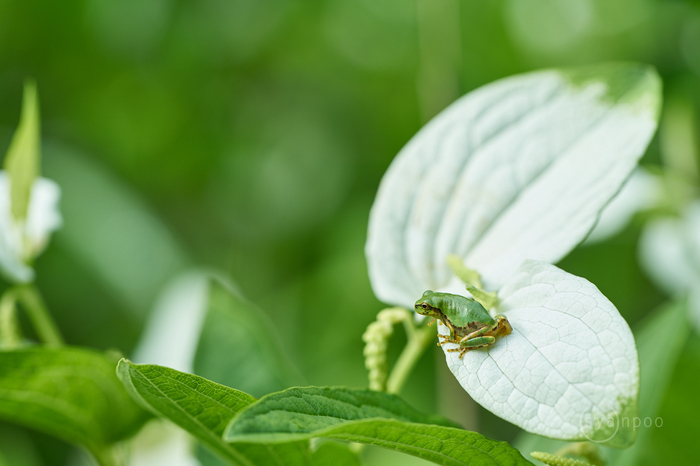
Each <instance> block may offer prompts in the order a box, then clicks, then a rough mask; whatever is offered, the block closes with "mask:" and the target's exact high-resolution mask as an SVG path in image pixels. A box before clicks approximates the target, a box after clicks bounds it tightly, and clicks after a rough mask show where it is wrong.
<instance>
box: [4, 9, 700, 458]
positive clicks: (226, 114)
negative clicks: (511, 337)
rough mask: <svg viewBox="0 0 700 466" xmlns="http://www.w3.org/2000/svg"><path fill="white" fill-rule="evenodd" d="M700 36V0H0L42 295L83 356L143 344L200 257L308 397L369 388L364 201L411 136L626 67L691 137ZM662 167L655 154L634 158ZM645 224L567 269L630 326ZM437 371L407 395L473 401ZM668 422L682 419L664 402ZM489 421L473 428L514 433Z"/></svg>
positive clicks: (636, 309) (642, 290) (655, 296)
mask: <svg viewBox="0 0 700 466" xmlns="http://www.w3.org/2000/svg"><path fill="white" fill-rule="evenodd" d="M699 43H700V3H699V2H698V1H697V0H676V1H660V0H568V1H566V2H558V3H557V2H540V1H536V0H492V1H483V0H464V1H460V2H458V1H457V0H440V1H437V0H320V1H315V2H309V1H301V0H202V1H199V2H187V1H174V0H149V1H147V2H142V1H138V0H121V1H110V0H82V1H75V0H66V1H62V2H46V1H39V0H0V149H1V150H3V151H4V150H6V148H7V147H8V145H9V142H10V135H11V134H12V130H13V129H14V128H15V127H16V125H17V116H18V113H19V109H20V106H21V96H22V92H21V90H22V84H23V82H24V80H25V79H26V78H27V77H32V78H34V79H36V82H37V85H38V89H39V93H40V96H41V102H42V109H41V113H42V128H43V129H42V132H43V134H42V135H43V139H44V150H43V154H44V155H43V157H44V161H43V172H44V174H45V176H47V177H49V178H52V179H55V180H56V181H58V182H59V183H60V184H61V186H62V189H63V200H62V212H63V214H64V228H63V229H62V230H60V231H59V232H58V233H57V234H56V235H55V237H54V240H53V241H52V244H51V247H50V248H49V249H48V250H47V251H46V252H45V253H44V254H43V255H42V256H41V257H39V259H38V260H37V263H36V270H37V276H38V285H39V288H40V289H41V290H42V292H43V293H44V295H45V298H46V301H47V302H48V305H49V307H50V309H51V310H52V312H53V314H54V315H55V316H56V319H57V321H58V322H59V326H60V327H61V329H62V331H63V332H64V334H65V336H66V338H67V340H68V342H69V343H71V344H77V345H86V346H90V347H95V348H100V349H106V348H111V347H116V348H119V349H120V350H121V351H123V352H124V353H125V354H129V353H130V352H131V350H132V349H133V348H134V346H135V344H136V342H137V341H138V337H139V335H140V332H141V331H142V327H143V323H144V321H145V319H146V317H147V314H148V312H149V310H150V309H151V307H152V305H153V303H154V302H155V299H156V296H157V294H158V293H159V291H160V290H161V289H162V287H163V286H164V284H165V283H166V282H167V281H168V280H169V279H171V278H172V277H174V276H175V275H176V274H177V273H179V272H181V271H182V270H183V269H185V268H187V267H188V266H192V265H196V266H209V267H211V268H214V269H218V270H220V271H223V273H225V274H226V275H228V276H230V277H231V278H232V279H233V280H235V281H236V282H237V283H238V285H239V287H240V289H241V290H242V291H243V293H244V294H245V296H246V297H247V298H248V299H250V300H251V301H252V302H254V303H255V304H257V305H258V306H260V307H261V308H263V309H264V310H265V311H266V313H267V314H268V315H269V316H270V317H271V319H272V321H273V323H274V324H275V325H276V327H277V333H278V334H279V335H280V339H281V342H280V343H281V344H282V346H283V347H284V348H286V351H287V352H288V355H289V356H290V357H291V358H292V359H293V360H294V362H295V363H296V365H297V366H298V367H299V368H300V370H301V372H302V373H303V374H304V376H305V377H306V378H307V380H308V382H309V383H310V384H319V385H324V384H332V385H348V386H352V387H363V386H365V385H366V374H365V371H364V368H363V361H362V341H361V338H360V337H361V335H362V332H363V330H364V328H365V326H366V325H367V324H368V323H369V322H371V321H372V320H373V318H374V315H375V314H376V312H377V311H379V310H380V309H381V307H382V305H381V303H379V302H378V301H377V300H376V299H375V298H374V296H373V293H372V291H371V288H370V285H369V280H368V277H367V272H366V265H365V260H364V254H363V247H364V241H365V232H366V222H367V218H368V213H369V208H370V206H371V204H372V200H373V198H374V195H375V192H376V189H377V185H378V183H379V180H380V178H381V176H382V174H383V172H384V170H385V169H386V167H387V166H388V164H389V163H390V161H391V160H392V158H393V157H394V155H395V154H396V153H397V152H398V150H399V149H400V148H401V147H402V146H403V144H404V143H405V142H406V141H408V139H409V138H410V137H411V136H412V135H413V134H414V133H415V132H416V131H417V130H418V129H419V128H420V126H421V125H422V124H423V123H424V122H425V121H426V120H427V119H428V118H429V117H431V116H432V115H434V114H436V113H437V112H438V111H439V110H441V109H442V108H443V107H444V106H446V105H447V104H449V103H450V102H451V101H452V100H454V99H455V98H456V97H458V96H459V95H462V94H464V93H466V92H468V91H470V90H472V89H474V88H476V87H478V86H480V85H482V84H485V83H487V82H490V81H492V80H495V79H498V78H501V77H503V76H507V75H510V74H514V73H518V72H523V71H528V70H533V69H538V68H543V67H554V66H564V65H569V64H583V63H593V62H599V61H605V60H634V61H641V62H647V63H651V64H652V65H654V66H656V67H657V68H658V70H659V72H660V74H661V75H662V77H663V80H664V86H665V93H666V94H667V95H672V96H673V97H674V99H675V100H676V101H678V100H680V101H683V102H686V103H687V104H688V107H689V108H688V113H687V115H689V116H688V118H691V120H690V124H691V128H694V129H695V132H696V134H697V133H698V131H699V130H700V125H699V123H698V119H697V115H698V112H699V110H700V47H698V44H699ZM683 121H684V122H685V124H687V123H688V121H689V120H688V119H687V118H686V119H685V120H683ZM671 123H673V122H671ZM691 157H695V159H696V161H697V157H698V154H697V152H695V153H692V154H691ZM662 160H663V156H662V155H661V154H660V148H659V144H658V142H655V143H653V144H652V147H651V149H650V150H649V153H648V154H647V156H646V158H645V160H644V162H645V163H647V164H652V165H656V164H660V163H661V162H662ZM697 166H698V164H697V163H696V164H695V167H697ZM640 229H641V226H640V225H638V224H633V225H631V226H630V227H628V228H627V229H626V230H625V231H624V232H622V233H620V234H619V235H617V236H615V237H614V238H612V239H610V240H609V241H607V242H605V243H601V244H596V245H592V246H584V247H581V248H579V249H578V250H576V251H575V252H574V253H572V254H571V256H570V257H569V258H567V259H565V261H564V262H563V267H565V268H566V269H567V270H568V271H569V272H571V273H574V274H576V275H580V276H583V277H586V278H588V279H589V280H591V281H592V282H594V283H595V284H596V285H597V286H598V287H599V288H600V289H601V290H602V291H603V292H604V293H605V294H606V295H607V296H608V297H609V298H610V299H611V300H612V301H613V302H614V303H615V304H616V305H617V306H618V308H619V309H620V311H621V313H622V314H623V315H624V316H625V317H626V318H627V319H628V321H630V323H634V322H636V321H638V320H640V319H642V318H643V317H644V316H645V315H646V314H647V313H648V312H649V311H650V310H651V309H653V308H655V307H656V306H657V305H658V304H659V303H660V302H662V301H663V300H664V299H665V296H664V295H663V294H662V293H661V292H660V291H658V290H656V289H655V288H654V286H653V285H652V284H651V283H650V282H649V281H648V280H647V279H646V278H645V277H644V275H643V274H642V273H641V272H640V271H639V269H638V266H637V263H636V260H635V257H636V243H637V239H638V235H639V231H640ZM399 333H400V332H397V336H396V337H395V340H396V342H397V344H396V346H397V347H398V342H400V341H401V338H402V337H401V336H398V334H399ZM688 346H689V348H690V349H691V350H693V351H690V350H689V353H688V354H694V355H696V356H694V358H695V359H692V361H689V362H687V366H688V367H696V366H697V364H698V363H697V361H698V357H697V353H698V352H697V348H696V347H697V342H696V341H694V340H693V341H691V342H689V343H688ZM693 348H694V349H693ZM394 354H396V352H395V353H394ZM688 357H690V356H688ZM440 364H441V363H440V361H438V362H437V364H436V363H435V362H434V356H432V355H426V357H425V358H424V359H423V361H422V362H421V365H420V366H419V368H418V369H417V371H416V373H415V374H414V375H413V376H412V378H411V381H410V387H409V388H407V391H406V398H407V399H408V401H409V402H410V403H411V404H413V405H415V406H416V407H418V408H419V409H422V410H424V411H427V412H434V410H435V409H437V406H440V407H441V409H442V410H443V411H444V414H446V415H448V416H453V417H455V414H454V412H456V411H462V410H464V411H468V410H472V411H474V412H476V411H478V409H477V410H475V408H474V406H473V405H471V402H470V401H469V399H468V395H467V394H466V393H464V392H461V395H460V394H457V396H455V398H454V399H447V400H445V399H444V398H443V397H444V396H445V395H444V394H445V393H452V394H454V390H453V391H450V390H449V389H444V388H439V389H436V387H435V384H434V382H433V380H434V379H435V378H436V377H435V373H436V371H437V370H438V369H436V365H438V366H439V365H440ZM440 370H442V369H440ZM696 372H697V371H695V372H694V373H696ZM691 376H693V375H692V374H688V373H687V371H686V373H683V371H680V370H677V371H676V378H675V379H674V380H676V379H679V380H681V382H679V383H682V384H687V383H690V382H692V381H690V382H689V381H688V380H686V379H687V378H688V377H691ZM443 378H444V377H443ZM440 380H442V379H440ZM693 380H694V379H693ZM678 390H680V391H679V392H678V394H677V397H678V398H682V397H684V396H688V395H687V393H684V392H683V389H678ZM435 393H439V394H440V395H439V396H438V397H437V398H439V399H438V400H436V396H435ZM674 393H675V392H674ZM669 396H670V395H669ZM663 411H664V413H667V414H668V416H674V418H677V417H678V416H681V415H682V414H683V412H682V409H681V410H679V408H678V406H677V405H674V403H673V402H672V398H671V401H669V400H668V399H667V401H666V402H665V404H664V407H663ZM484 416H485V423H484V425H483V428H481V429H479V431H480V432H481V433H483V434H485V435H487V436H491V437H494V438H498V439H505V440H509V439H511V438H512V436H514V435H515V433H516V431H517V429H515V430H514V429H513V428H512V426H510V425H507V424H506V423H504V422H503V421H501V420H499V419H496V418H493V416H491V415H489V414H484ZM477 417H478V416H477ZM470 419H471V421H469V420H467V421H465V422H477V421H476V420H475V419H476V417H475V416H471V417H470ZM678 422H682V421H678ZM471 427H472V428H477V426H476V425H472V426H471ZM2 428H3V429H5V426H2ZM17 432H19V433H18V434H17V435H22V436H23V438H25V434H24V431H17ZM32 435H33V434H32ZM659 435H661V434H659ZM26 438H27V439H33V440H31V441H33V442H35V443H36V444H37V445H41V444H42V443H45V442H46V440H45V439H44V438H43V437H41V436H38V435H35V436H34V437H31V436H30V437H26ZM653 439H654V440H653V442H654V446H655V447H658V449H657V452H659V453H658V458H661V457H663V450H664V448H666V447H664V445H665V440H664V439H662V438H660V437H659V438H657V436H654V437H653ZM27 441H30V440H27ZM51 464H56V463H51Z"/></svg>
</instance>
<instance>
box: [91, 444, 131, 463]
mask: <svg viewBox="0 0 700 466" xmlns="http://www.w3.org/2000/svg"><path fill="white" fill-rule="evenodd" d="M90 452H91V453H92V455H93V456H94V457H95V460H96V461H97V463H98V464H99V465H100V466H123V465H124V464H125V462H124V457H123V454H122V452H121V450H120V448H119V447H118V446H117V445H111V446H105V447H102V448H91V449H90Z"/></svg>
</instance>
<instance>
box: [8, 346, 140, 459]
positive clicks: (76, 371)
mask: <svg viewBox="0 0 700 466" xmlns="http://www.w3.org/2000/svg"><path fill="white" fill-rule="evenodd" d="M114 364H115V360H113V359H111V358H109V357H107V356H105V355H103V354H101V353H98V352H95V351H90V350H86V349H79V348H67V347H63V348H45V347H33V348H27V349H21V350H13V351H2V352H0V417H2V418H3V419H6V420H8V421H10V422H12V423H17V424H21V425H24V426H27V427H30V428H32V429H36V430H40V431H43V432H45V433H47V434H50V435H54V436H56V437H59V438H62V439H64V440H66V441H68V442H71V443H75V444H78V445H82V446H84V447H86V448H88V449H89V450H90V451H92V452H93V453H94V454H95V455H96V456H98V457H100V456H102V455H104V454H105V451H106V450H107V449H108V448H109V446H110V445H111V444H113V443H114V442H117V441H120V440H122V439H124V438H126V437H128V436H129V435H131V434H133V433H134V432H135V431H136V430H137V429H138V428H139V427H140V426H141V425H142V424H143V422H144V421H145V420H146V418H147V413H146V412H144V411H143V410H142V409H140V407H139V406H138V405H137V404H136V403H134V401H133V400H132V399H131V397H130V396H129V395H128V393H127V392H126V391H125V390H124V387H123V386H122V384H121V383H120V382H119V380H118V379H117V377H116V375H115V374H114Z"/></svg>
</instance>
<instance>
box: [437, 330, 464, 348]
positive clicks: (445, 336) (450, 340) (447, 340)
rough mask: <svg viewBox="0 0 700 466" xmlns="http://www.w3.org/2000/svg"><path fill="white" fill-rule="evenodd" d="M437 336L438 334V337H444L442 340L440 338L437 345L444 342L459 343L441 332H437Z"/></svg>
mask: <svg viewBox="0 0 700 466" xmlns="http://www.w3.org/2000/svg"><path fill="white" fill-rule="evenodd" d="M437 336H438V338H444V340H442V341H441V342H440V343H438V344H437V345H438V346H442V345H444V344H445V343H457V344H459V341H457V340H455V339H453V338H452V337H451V336H449V335H443V334H441V333H438V334H437Z"/></svg>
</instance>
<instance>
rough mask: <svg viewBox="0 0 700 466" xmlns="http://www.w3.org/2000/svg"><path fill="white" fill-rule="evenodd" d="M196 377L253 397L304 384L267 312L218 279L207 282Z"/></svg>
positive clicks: (196, 359) (196, 360) (195, 367)
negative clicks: (276, 334) (275, 331)
mask: <svg viewBox="0 0 700 466" xmlns="http://www.w3.org/2000/svg"><path fill="white" fill-rule="evenodd" d="M222 353H223V354H226V357H225V358H222V357H221V355H222ZM194 371H195V373H197V374H198V375H201V376H202V377H205V378H207V379H210V380H214V381H216V382H219V383H221V384H224V385H226V386H229V387H236V388H238V389H240V390H242V391H245V392H248V393H251V394H253V395H255V396H262V395H266V394H268V393H272V392H275V391H279V390H282V389H284V388H286V387H289V386H292V385H296V384H299V383H302V382H303V379H302V377H301V376H300V375H299V373H298V372H297V371H296V370H295V369H294V365H293V364H292V362H291V361H290V360H289V358H288V357H287V356H286V355H285V353H284V351H283V350H282V348H281V346H280V343H279V338H276V337H275V333H274V331H273V325H272V323H271V322H270V321H269V319H268V317H267V316H266V315H265V312H263V311H262V310H261V309H260V308H259V307H257V306H256V305H255V304H253V303H251V302H250V301H248V300H246V299H245V298H243V297H241V296H240V295H239V294H238V293H236V292H235V291H234V290H233V289H232V288H231V287H228V286H225V285H224V284H223V283H222V282H221V281H219V280H215V279H210V282H209V295H208V303H207V307H206V316H205V318H204V325H203V327H202V331H201V335H200V337H199V345H198V347H197V352H196V353H195V359H194Z"/></svg>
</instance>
